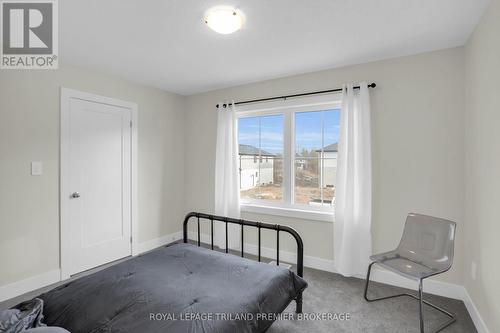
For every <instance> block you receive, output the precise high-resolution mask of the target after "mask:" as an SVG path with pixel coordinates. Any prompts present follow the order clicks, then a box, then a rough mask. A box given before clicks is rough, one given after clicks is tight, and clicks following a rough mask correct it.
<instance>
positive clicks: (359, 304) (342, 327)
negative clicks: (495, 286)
mask: <svg viewBox="0 0 500 333" xmlns="http://www.w3.org/2000/svg"><path fill="white" fill-rule="evenodd" d="M304 278H305V279H306V280H307V282H308V283H309V287H308V288H307V289H306V291H305V292H304V303H303V312H304V313H324V312H330V313H349V314H350V320H346V321H334V320H332V321H325V320H308V321H290V320H281V321H276V322H275V323H274V324H273V325H272V326H271V328H270V329H269V331H268V332H270V333H278V332H287V333H291V332H339V333H340V332H349V333H354V332H370V333H371V332H373V333H378V332H380V333H392V332H394V333H396V332H397V333H401V332H415V333H418V332H419V331H420V330H419V320H418V302H417V301H415V300H414V299H412V298H410V297H398V298H393V299H388V300H383V301H378V302H372V303H368V302H366V301H365V299H364V298H363V292H364V280H361V279H356V278H344V277H342V276H341V275H338V274H333V273H328V272H323V271H318V270H314V269H308V268H306V269H305V271H304ZM372 287H373V288H372ZM424 290H425V282H424ZM370 291H371V293H370V294H369V296H370V297H379V296H383V295H391V294H396V293H401V292H402V291H405V292H411V291H408V290H406V289H402V288H396V287H392V286H388V285H384V284H380V283H375V282H374V283H371V284H370ZM424 299H427V300H428V301H430V302H432V303H434V304H436V305H438V306H442V307H444V308H445V309H447V310H448V311H449V312H451V313H452V314H454V315H455V316H456V318H457V321H456V322H455V323H454V324H452V325H451V326H449V327H448V328H446V329H444V330H442V331H441V332H443V333H451V332H457V333H459V332H460V333H473V332H477V331H476V328H475V327H474V324H473V322H472V319H471V318H470V316H469V313H468V312H467V309H466V308H465V305H464V303H463V302H462V301H458V300H453V299H449V298H445V297H440V296H434V295H427V294H426V295H425V296H424ZM424 309H425V311H424V318H425V319H424V320H425V322H426V325H425V329H426V331H430V329H432V328H435V327H437V326H439V325H440V324H441V323H442V322H444V321H446V320H447V319H448V317H446V316H445V315H442V314H440V313H439V312H437V311H436V310H434V309H432V308H430V307H428V306H425V307H424ZM294 310H295V303H294V302H293V303H292V304H290V306H288V308H287V309H286V311H287V312H293V311H294Z"/></svg>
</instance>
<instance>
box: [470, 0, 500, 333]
mask: <svg viewBox="0 0 500 333" xmlns="http://www.w3.org/2000/svg"><path fill="white" fill-rule="evenodd" d="M499 31H500V1H499V0H493V1H492V3H491V4H490V7H489V8H488V10H487V11H486V13H485V14H484V16H483V18H482V20H481V22H480V23H479V25H478V26H477V28H476V30H475V32H474V33H473V35H472V36H471V38H470V39H469V41H468V43H467V45H466V47H465V54H466V56H465V59H466V81H465V82H466V87H465V88H466V110H467V111H466V127H465V128H466V131H465V137H466V144H467V145H466V147H467V150H466V159H465V160H466V191H465V193H466V200H465V204H466V215H465V219H466V239H465V244H466V248H467V251H466V252H465V265H464V277H465V286H466V288H467V291H468V292H469V294H470V296H471V298H472V300H473V301H474V303H475V304H476V307H477V309H478V310H479V312H480V313H481V315H482V317H483V319H484V321H485V323H486V325H487V326H488V327H489V330H490V332H500V284H499V279H500V266H499V265H498V254H499V253H500V243H499V242H498V235H500V223H499V221H500V211H499V207H500V195H499V189H500V131H499V129H498V128H499V124H500V94H499V88H498V78H499V77H500V39H499V38H498V36H499V35H498V32H499ZM474 265H475V266H476V268H475V269H474ZM474 270H475V276H473V275H474V273H473V271H474Z"/></svg>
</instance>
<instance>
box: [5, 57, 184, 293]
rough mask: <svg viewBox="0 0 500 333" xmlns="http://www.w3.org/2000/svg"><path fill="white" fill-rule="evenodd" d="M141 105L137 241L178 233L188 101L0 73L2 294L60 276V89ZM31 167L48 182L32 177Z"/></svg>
mask: <svg viewBox="0 0 500 333" xmlns="http://www.w3.org/2000/svg"><path fill="white" fill-rule="evenodd" d="M61 86H64V87H67V88H73V89H78V90H82V91H86V92H91V93H96V94H100V95H104V96H108V97H114V98H118V99H122V100H126V101H131V102H135V103H137V104H138V105H139V112H138V114H139V159H138V163H139V175H138V178H139V189H138V191H139V230H138V232H139V236H138V241H139V242H143V241H146V240H149V239H154V238H157V237H160V236H162V235H165V234H169V233H172V232H176V231H178V230H179V225H180V221H181V220H182V215H183V213H184V212H183V204H184V185H183V184H184V147H183V140H182V139H181V138H182V137H183V128H184V115H183V108H184V97H182V96H179V95H175V94H170V93H166V92H163V91H161V90H157V89H153V88H148V87H145V86H141V85H138V84H133V83H129V82H126V81H124V80H121V79H118V78H114V77H110V76H107V75H102V74H97V73H95V72H92V71H88V70H80V69H76V68H71V67H63V68H61V69H59V70H55V71H52V70H50V71H44V70H40V71H7V70H2V71H0V159H1V161H0V267H2V269H1V274H0V286H1V285H5V284H8V283H11V282H14V281H18V280H22V279H25V278H28V277H32V276H35V275H38V274H41V273H45V272H48V271H51V270H55V269H58V268H59V89H60V87H61ZM30 161H42V162H43V164H44V174H43V175H42V176H36V177H33V176H30Z"/></svg>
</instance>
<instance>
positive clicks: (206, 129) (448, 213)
mask: <svg viewBox="0 0 500 333" xmlns="http://www.w3.org/2000/svg"><path fill="white" fill-rule="evenodd" d="M361 80H366V81H374V82H376V83H377V85H378V86H377V88H376V89H375V90H373V91H371V96H372V114H373V119H372V123H373V159H374V161H373V176H374V196H373V197H374V202H373V250H374V252H380V251H385V250H389V249H393V248H394V247H395V246H396V245H397V243H398V241H399V239H400V236H401V232H402V229H403V224H404V220H405V217H406V215H407V213H408V212H419V213H424V214H429V215H435V216H440V217H444V218H449V219H452V220H454V221H457V222H458V239H457V245H456V255H457V258H462V255H463V245H464V243H463V238H464V227H463V215H464V159H463V156H464V152H463V151H464V134H463V131H464V94H463V84H464V83H463V81H464V59H463V48H454V49H449V50H443V51H438V52H432V53H426V54H421V55H416V56H409V57H402V58H397V59H391V60H385V61H378V62H373V63H368V64H362V65H356V66H349V67H344V68H339V69H332V70H325V71H320V72H314V73H308V74H303V75H297V76H291V77H286V78H280V79H275V80H269V81H265V82H259V83H252V84H247V85H243V86H238V87H233V88H228V89H221V90H217V91H212V92H208V93H203V94H198V95H194V96H190V97H188V98H187V109H186V119H185V121H186V122H185V124H186V131H185V136H184V139H185V149H186V155H185V156H186V163H185V165H186V171H185V183H186V191H185V209H186V211H193V210H194V211H203V212H213V207H214V201H213V191H214V190H213V189H214V165H215V161H214V156H215V141H216V119H217V111H216V109H215V104H216V103H218V102H221V101H229V100H231V99H234V100H236V101H238V100H246V99H252V98H259V97H267V96H275V95H284V94H290V93H300V92H306V91H314V90H323V89H331V88H333V87H339V86H341V84H342V83H343V82H349V81H351V82H359V81H361ZM243 217H244V218H249V219H254V220H260V221H266V222H273V223H274V222H276V223H278V222H279V223H283V224H286V225H290V226H292V227H294V228H296V229H297V230H298V231H299V233H300V234H301V235H302V236H303V239H304V243H305V255H308V256H313V257H318V258H322V259H326V260H332V259H333V224H332V223H328V222H318V221H306V220H300V219H291V218H284V217H277V216H268V215H260V214H248V213H244V214H243ZM267 245H268V246H271V247H272V246H274V238H273V242H270V243H267ZM287 248H288V250H290V251H294V247H292V243H291V242H288V243H287V244H284V249H287ZM462 264H463V263H462V260H457V261H455V263H454V267H453V269H452V270H451V271H450V272H448V273H446V274H444V275H442V276H440V277H438V279H441V280H445V281H449V282H453V283H459V284H461V282H462Z"/></svg>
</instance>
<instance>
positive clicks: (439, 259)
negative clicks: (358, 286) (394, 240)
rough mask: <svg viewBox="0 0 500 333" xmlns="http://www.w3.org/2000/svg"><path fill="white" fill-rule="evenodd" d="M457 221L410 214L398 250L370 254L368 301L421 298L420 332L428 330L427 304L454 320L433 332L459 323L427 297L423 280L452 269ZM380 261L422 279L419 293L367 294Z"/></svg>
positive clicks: (392, 268)
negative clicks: (377, 295)
mask: <svg viewBox="0 0 500 333" xmlns="http://www.w3.org/2000/svg"><path fill="white" fill-rule="evenodd" d="M455 229H456V223H455V222H452V221H448V220H445V219H441V218H437V217H432V216H426V215H420V214H413V213H410V214H408V217H407V218H406V223H405V227H404V231H403V237H402V238H401V241H400V242H399V245H398V247H397V248H396V249H395V250H394V251H389V252H385V253H381V254H377V255H373V256H371V257H370V259H371V260H372V263H371V264H370V266H368V273H367V274H366V285H365V299H366V300H367V301H368V302H374V301H380V300H384V299H389V298H394V297H400V296H409V297H412V298H414V299H416V300H418V301H419V305H420V306H419V319H420V332H421V333H424V318H423V314H422V307H423V304H427V305H429V306H431V307H432V308H434V309H436V310H438V311H440V312H442V313H444V314H445V315H447V316H448V317H450V319H449V320H448V321H446V322H445V323H443V324H442V325H440V326H439V327H438V328H436V329H435V330H434V331H432V332H439V331H441V330H442V329H444V328H445V327H447V326H449V325H451V324H452V323H454V322H455V317H454V316H453V315H452V314H451V313H449V312H448V311H446V310H444V309H442V308H440V307H438V306H437V305H434V304H431V303H429V302H427V301H425V300H424V299H423V280H424V279H425V278H428V277H430V276H434V275H437V274H441V273H444V272H446V271H447V270H449V269H450V268H451V265H452V263H453V252H454V243H455ZM374 264H378V265H380V266H382V267H384V268H386V269H388V270H391V271H393V272H395V273H397V274H399V275H402V276H404V277H407V278H409V279H412V280H416V281H418V282H419V288H418V296H415V295H411V294H406V293H405V294H398V295H393V296H385V297H380V298H374V299H369V298H368V296H367V293H368V285H369V282H370V273H371V269H372V266H373V265H374Z"/></svg>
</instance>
